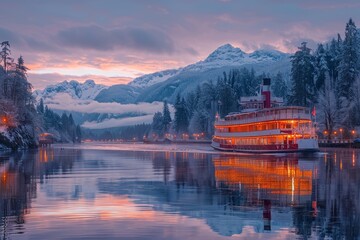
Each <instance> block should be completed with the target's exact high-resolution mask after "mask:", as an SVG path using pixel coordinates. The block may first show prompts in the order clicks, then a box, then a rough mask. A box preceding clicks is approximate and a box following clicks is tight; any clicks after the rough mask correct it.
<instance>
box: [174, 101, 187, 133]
mask: <svg viewBox="0 0 360 240" xmlns="http://www.w3.org/2000/svg"><path fill="white" fill-rule="evenodd" d="M174 107H175V116H174V128H175V131H176V132H177V133H186V132H187V131H188V126H189V119H188V111H187V107H186V102H185V100H184V98H180V95H179V94H178V95H177V97H176V102H175V105H174Z"/></svg>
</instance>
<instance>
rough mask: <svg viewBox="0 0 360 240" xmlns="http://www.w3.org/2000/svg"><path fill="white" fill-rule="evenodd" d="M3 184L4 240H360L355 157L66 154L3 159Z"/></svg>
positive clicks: (342, 152)
mask: <svg viewBox="0 0 360 240" xmlns="http://www.w3.org/2000/svg"><path fill="white" fill-rule="evenodd" d="M161 150H165V152H163V151H161ZM0 180H1V186H0V217H1V222H0V239H230V238H238V239H269V240H270V239H359V238H360V208H359V207H360V191H359V186H360V152H359V151H358V150H353V149H323V152H321V153H319V154H316V155H305V156H304V155H245V154H236V155H232V154H221V153H218V152H214V151H213V150H211V149H210V148H209V147H208V146H207V145H178V146H176V145H166V146H163V145H143V144H128V145H126V144H82V145H81V146H76V145H61V146H54V147H53V148H47V149H39V150H36V151H25V152H18V153H0Z"/></svg>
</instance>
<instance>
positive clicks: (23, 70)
mask: <svg viewBox="0 0 360 240" xmlns="http://www.w3.org/2000/svg"><path fill="white" fill-rule="evenodd" d="M27 70H29V69H28V68H27V67H26V66H25V62H24V59H23V57H22V56H20V57H19V58H18V62H17V64H16V69H15V71H16V72H17V73H18V74H21V75H22V76H26V72H27Z"/></svg>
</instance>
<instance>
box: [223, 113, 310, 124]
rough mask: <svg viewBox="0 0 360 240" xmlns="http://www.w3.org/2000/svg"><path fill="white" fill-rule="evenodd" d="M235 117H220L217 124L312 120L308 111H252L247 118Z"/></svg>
mask: <svg viewBox="0 0 360 240" xmlns="http://www.w3.org/2000/svg"><path fill="white" fill-rule="evenodd" d="M233 118H234V119H228V120H225V119H219V120H218V121H217V122H216V125H223V126H227V125H236V124H248V123H257V122H266V121H274V120H294V121H297V120H310V119H311V117H310V114H309V113H306V112H302V113H295V112H292V111H290V112H285V113H282V112H279V113H274V114H263V113H250V114H246V118H243V119H236V116H233Z"/></svg>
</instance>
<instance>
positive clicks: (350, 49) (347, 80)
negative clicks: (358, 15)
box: [337, 19, 359, 127]
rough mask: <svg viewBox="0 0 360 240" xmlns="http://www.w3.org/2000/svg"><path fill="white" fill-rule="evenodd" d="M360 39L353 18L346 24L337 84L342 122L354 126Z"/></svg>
mask: <svg viewBox="0 0 360 240" xmlns="http://www.w3.org/2000/svg"><path fill="white" fill-rule="evenodd" d="M358 44H359V40H358V38H357V29H356V26H355V23H354V22H353V20H352V19H350V20H349V22H348V23H347V24H346V29H345V39H344V42H343V47H342V55H341V61H340V65H339V81H338V84H337V95H338V98H339V102H338V106H339V110H340V114H341V118H342V124H346V125H347V126H349V127H352V126H353V124H355V123H354V121H353V120H354V119H353V120H352V118H353V117H354V115H352V113H353V114H357V113H356V111H355V108H356V107H355V106H354V103H355V102H356V101H355V100H356V99H355V98H356V92H355V91H356V86H355V83H356V80H357V78H358V77H359V56H358V54H359V52H358V51H359V50H358Z"/></svg>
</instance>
